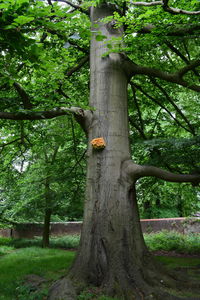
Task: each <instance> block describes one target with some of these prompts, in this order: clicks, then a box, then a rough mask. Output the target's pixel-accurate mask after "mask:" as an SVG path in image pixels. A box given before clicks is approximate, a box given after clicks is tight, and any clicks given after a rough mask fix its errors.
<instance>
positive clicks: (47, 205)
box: [42, 177, 52, 248]
mask: <svg viewBox="0 0 200 300" xmlns="http://www.w3.org/2000/svg"><path fill="white" fill-rule="evenodd" d="M48 179H49V178H48V177H47V178H46V181H45V213H44V227H43V233H42V247H43V248H47V247H49V235H50V223H51V214H52V209H51V195H50V186H49V180H48Z"/></svg>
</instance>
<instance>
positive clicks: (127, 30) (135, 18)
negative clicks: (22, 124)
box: [0, 0, 200, 300]
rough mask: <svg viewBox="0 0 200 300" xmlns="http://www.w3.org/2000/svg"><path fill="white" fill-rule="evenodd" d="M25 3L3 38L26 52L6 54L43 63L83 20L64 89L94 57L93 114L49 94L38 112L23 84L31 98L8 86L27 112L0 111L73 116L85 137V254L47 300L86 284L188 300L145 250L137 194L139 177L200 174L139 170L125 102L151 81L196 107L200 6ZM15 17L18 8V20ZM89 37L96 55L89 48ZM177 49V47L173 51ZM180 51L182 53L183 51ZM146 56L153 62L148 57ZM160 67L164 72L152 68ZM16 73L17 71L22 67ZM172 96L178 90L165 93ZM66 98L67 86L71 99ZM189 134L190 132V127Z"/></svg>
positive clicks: (25, 116)
mask: <svg viewBox="0 0 200 300" xmlns="http://www.w3.org/2000/svg"><path fill="white" fill-rule="evenodd" d="M19 2H20V3H22V2H23V3H25V4H26V5H24V7H25V8H23V9H22V12H23V14H24V15H20V16H18V17H16V15H14V16H13V18H15V19H14V20H13V18H11V16H10V19H9V18H8V17H7V15H6V14H5V17H4V19H3V22H4V23H5V24H3V25H4V31H3V33H4V35H5V36H7V37H9V39H10V35H11V34H12V32H13V31H14V32H15V33H16V34H17V35H18V38H20V39H21V41H22V47H21V48H20V47H18V48H16V47H15V45H14V43H13V42H12V41H13V40H12V41H11V42H10V43H7V44H6V42H5V44H6V45H4V51H8V50H10V51H12V52H13V53H18V55H19V56H21V57H24V63H25V65H27V60H28V58H27V55H29V56H30V57H31V59H32V62H31V63H32V64H33V63H35V64H37V63H36V62H34V60H35V57H36V56H37V55H38V52H41V50H43V49H42V47H44V46H43V45H45V41H46V42H47V45H49V44H50V42H51V43H57V39H58V38H59V37H60V36H61V37H62V38H63V36H64V32H63V29H62V26H66V28H67V30H69V27H70V24H73V22H74V21H75V20H76V21H77V16H78V17H79V18H80V20H81V22H80V21H77V22H78V25H77V27H72V31H71V32H70V33H68V34H69V35H68V38H65V45H64V46H65V48H68V47H74V48H73V49H76V51H78V53H79V51H81V53H84V55H82V56H81V57H80V60H79V63H77V64H76V65H75V66H73V67H72V68H71V69H69V70H68V71H67V72H66V71H65V76H61V73H59V74H58V77H59V76H61V77H60V78H61V81H62V80H67V78H69V77H70V76H71V75H72V74H74V73H75V72H78V74H79V75H80V69H81V68H82V67H83V66H84V67H85V64H87V62H88V55H89V56H90V98H89V107H84V106H83V107H78V106H71V107H70V105H68V106H67V107H66V105H65V106H64V107H63V105H62V106H61V105H59V106H57V105H56V107H55V108H53V104H55V103H59V104H60V103H61V102H63V98H62V101H60V102H59V101H57V102H56V101H53V100H52V93H51V95H44V96H45V98H46V99H45V101H44V100H43V101H44V102H45V105H44V106H43V107H45V109H43V110H42V111H40V110H39V108H40V107H42V103H41V102H42V101H40V102H39V101H38V98H37V95H35V99H31V98H33V97H30V96H29V95H28V92H27V90H28V89H30V85H28V83H27V90H25V89H24V88H23V87H22V86H21V85H20V84H19V83H18V82H16V81H15V80H13V79H12V82H11V84H10V85H12V88H13V89H15V92H17V93H18V96H20V97H21V100H20V102H21V103H22V104H23V109H21V111H17V110H16V107H15V108H14V109H12V111H11V110H9V109H8V107H6V108H5V111H2V112H0V118H1V119H10V120H43V119H51V118H55V117H59V116H61V115H69V114H73V115H74V117H75V119H76V120H77V122H78V123H79V124H80V125H81V127H82V129H83V130H84V132H85V134H86V136H87V140H88V148H87V157H88V161H87V179H86V193H85V199H86V200H85V209H84V222H83V228H82V234H81V243H80V248H79V251H78V254H77V257H76V259H75V261H74V263H73V266H72V268H71V269H70V271H69V274H68V277H67V279H66V278H63V279H61V280H59V281H58V282H56V283H55V284H54V285H53V286H52V288H51V290H50V293H49V299H68V300H69V299H75V298H76V295H75V289H76V290H77V293H78V292H80V290H81V289H83V288H84V287H86V286H90V285H93V286H96V287H99V288H101V290H103V291H104V292H105V293H106V294H108V295H112V296H116V297H118V298H120V299H128V300H129V299H145V300H147V299H157V300H160V299H168V300H169V299H184V297H183V295H182V296H175V294H174V293H173V289H175V288H179V289H180V288H181V289H182V285H181V279H182V280H183V281H184V286H185V287H186V288H188V287H190V286H191V283H190V282H187V280H186V279H185V278H183V277H184V276H182V275H180V274H179V278H178V279H177V278H175V275H173V274H168V273H166V271H165V270H163V268H162V267H161V266H160V265H158V264H157V263H155V261H154V260H153V257H152V256H151V254H150V253H149V251H148V249H147V247H146V245H145V243H144V240H143V236H142V232H141V227H140V221H139V214H138V207H137V199H136V188H135V186H136V183H137V181H138V180H139V179H140V178H143V177H148V176H153V177H156V178H159V179H162V180H165V181H170V182H180V183H181V182H191V183H193V184H194V185H196V184H198V183H199V182H200V175H199V174H188V175H187V174H177V173H173V172H170V171H167V170H164V169H160V168H157V167H154V166H149V165H140V164H137V163H136V162H134V161H133V160H132V157H131V152H130V142H129V116H128V102H127V100H128V85H129V84H130V85H131V86H132V88H133V89H137V90H142V86H140V84H139V83H141V82H142V79H141V77H142V78H143V77H144V76H146V77H145V78H147V81H148V80H150V81H151V82H153V84H154V87H155V88H156V86H157V87H158V85H159V86H160V87H161V89H162V92H163V93H165V96H166V97H168V96H169V95H168V93H170V95H173V93H178V91H181V90H182V88H183V89H188V93H189V91H192V92H191V93H192V94H191V95H193V97H194V98H195V99H197V96H196V95H197V92H199V91H200V86H199V85H198V72H199V66H200V60H199V59H198V55H197V52H196V51H195V50H194V48H196V45H197V40H198V32H199V28H200V27H199V23H198V22H197V17H198V15H199V14H200V11H199V10H198V8H199V2H198V1H189V2H188V1H183V0H182V1H176V2H175V1H170V3H169V1H165V0H163V1H153V2H147V1H145V2H135V1H88V2H85V3H82V2H81V1H71V2H70V1H66V0H58V1H56V2H60V3H63V4H64V6H63V7H64V8H63V7H62V6H61V7H60V6H59V5H57V4H55V2H53V1H51V0H48V5H47V4H44V3H43V4H42V3H38V2H34V1H29V2H30V4H31V5H30V6H28V2H27V1H19ZM171 2H172V3H171ZM177 3H178V4H177ZM34 5H35V6H34ZM175 5H178V7H176V6H175ZM20 7H21V6H20ZM34 7H36V8H35V10H34ZM19 11H20V9H19V8H18V14H19ZM36 12H37V13H38V18H37V17H36V15H37V14H36ZM74 12H75V14H74ZM15 13H16V9H15ZM47 13H48V15H46V14H47ZM65 13H66V14H67V16H68V17H69V18H70V17H71V19H70V20H69V19H67V17H66V19H65ZM70 14H71V15H70ZM63 19H64V20H65V21H63ZM41 20H42V21H41ZM89 21H90V23H91V30H90V33H88V31H87V30H85V31H84V30H82V31H81V30H80V28H86V27H85V26H88V25H89V24H90V23H89ZM9 22H10V23H9ZM40 22H42V23H40ZM70 22H71V23H70ZM8 23H9V24H10V25H9V24H8ZM41 24H42V28H41ZM50 24H51V25H50ZM78 26H79V27H80V28H78ZM31 31H32V32H35V31H36V32H38V36H39V42H38V44H37V43H35V40H36V39H37V37H36V38H35V39H33V37H32V35H31ZM73 31H75V32H73ZM28 33H29V39H28V37H27V36H28ZM78 33H79V34H78ZM48 34H50V35H48ZM53 36H54V38H53ZM55 36H56V38H55ZM88 36H90V52H88V49H87V39H86V38H88ZM149 36H150V37H151V38H149ZM12 39H14V37H13V36H12ZM82 39H83V40H82ZM10 40H11V39H10ZM33 40H34V41H33ZM177 40H179V41H180V44H181V46H180V45H176V41H177ZM190 40H191V43H190ZM41 44H42V45H41ZM27 45H28V46H27ZM163 45H164V46H163ZM166 47H167V50H166ZM182 47H184V54H183V53H182V52H181V49H182ZM5 49H7V50H5ZM134 49H135V50H137V54H135V53H134V51H135V50H134ZM139 49H140V50H139ZM28 51H29V52H28ZM33 51H34V57H33ZM49 51H51V49H49ZM60 51H63V50H60ZM149 51H150V52H151V55H152V56H148V52H149ZM169 51H170V53H169ZM27 53H28V54H27ZM55 53H56V52H55ZM88 53H89V54H88ZM138 53H139V54H138ZM4 55H5V52H4ZM175 55H176V56H177V57H178V61H177V59H176V58H175V57H176V56H175ZM148 57H149V58H150V57H151V61H146V62H145V60H146V59H147V58H148ZM46 58H47V54H46ZM40 59H42V54H40ZM63 59H64V58H63ZM157 59H158V60H159V64H157V65H156V63H155V61H156V60H157ZM179 59H180V60H179ZM29 61H30V59H29ZM61 61H62V59H61V60H60V68H61V69H62V68H63V65H62V64H61ZM64 61H65V60H64ZM52 63H53V60H52ZM18 64H19V65H21V64H20V59H18ZM58 64H59V63H58ZM155 65H156V66H155ZM21 67H23V66H21ZM49 68H50V67H49ZM56 70H58V68H57V69H56ZM36 72H37V71H35V74H36ZM58 72H59V71H58ZM55 76H56V75H55ZM32 77H33V78H34V74H32ZM58 77H57V78H56V80H58ZM41 78H42V77H41ZM25 79H26V78H25ZM25 79H24V81H26V80H25ZM42 80H44V79H42ZM80 80H81V79H80ZM22 82H23V81H22ZM58 82H59V84H58V85H57V86H54V91H56V92H57V94H60V97H61V96H62V97H64V99H65V101H66V103H67V102H68V103H69V102H70V101H68V100H69V99H70V97H69V96H68V95H66V94H65V89H67V88H66V86H65V89H64V90H63V83H62V82H61V83H60V81H58ZM138 82H139V83H138ZM165 82H167V83H169V84H168V86H167V87H168V92H166V91H165ZM42 83H43V81H42ZM6 84H7V83H5V85H6ZM176 85H177V86H178V88H176ZM36 88H38V93H42V84H41V90H40V89H39V83H37V82H36ZM51 88H52V86H51ZM71 88H74V86H73V87H71ZM171 89H174V90H173V91H171V92H169V91H170V90H171ZM32 90H33V87H32ZM69 90H70V89H69V87H68V92H69V94H70V91H69ZM76 96H78V95H76ZM48 97H49V98H48ZM80 97H81V95H80ZM170 99H171V98H170ZM78 100H79V99H77V102H79V101H78ZM48 101H49V103H50V104H49V105H48ZM173 103H174V102H173ZM46 107H50V109H49V110H47V109H46ZM138 113H139V110H138ZM133 121H134V120H133ZM187 125H188V126H189V125H190V124H187ZM141 128H142V127H140V128H139V129H140V130H141ZM190 129H191V130H192V131H194V128H193V127H191V128H190ZM195 134H197V132H196V133H195ZM179 281H180V282H179ZM178 282H179V283H178ZM197 286H198V283H195V282H194V283H193V288H195V287H197ZM179 295H180V293H179ZM192 299H199V296H196V297H195V298H194V297H193V298H192Z"/></svg>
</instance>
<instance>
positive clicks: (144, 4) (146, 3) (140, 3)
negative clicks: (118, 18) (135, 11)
mask: <svg viewBox="0 0 200 300" xmlns="http://www.w3.org/2000/svg"><path fill="white" fill-rule="evenodd" d="M131 4H133V5H136V6H155V5H163V2H162V1H154V2H142V1H139V2H132V3H131Z"/></svg>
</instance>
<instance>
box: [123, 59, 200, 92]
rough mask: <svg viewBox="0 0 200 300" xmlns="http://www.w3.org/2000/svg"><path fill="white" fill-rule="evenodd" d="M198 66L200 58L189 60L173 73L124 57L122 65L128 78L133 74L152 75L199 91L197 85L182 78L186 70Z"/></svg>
mask: <svg viewBox="0 0 200 300" xmlns="http://www.w3.org/2000/svg"><path fill="white" fill-rule="evenodd" d="M198 66H200V60H196V61H193V62H191V64H189V65H187V66H186V67H184V68H182V69H180V70H179V71H177V72H175V73H168V72H165V71H161V70H158V69H155V68H151V67H144V66H141V65H138V64H136V63H134V62H133V61H131V60H130V59H128V58H126V59H125V63H124V67H125V70H126V71H127V75H128V76H129V78H131V77H132V76H134V75H147V76H153V77H156V78H160V79H162V80H165V81H168V82H172V83H176V84H179V85H181V86H183V87H186V88H188V89H190V90H193V91H196V92H200V86H199V85H195V84H191V83H189V82H187V81H185V80H184V79H183V78H182V77H183V76H184V75H185V74H186V73H187V72H189V71H192V70H194V69H195V68H196V67H198Z"/></svg>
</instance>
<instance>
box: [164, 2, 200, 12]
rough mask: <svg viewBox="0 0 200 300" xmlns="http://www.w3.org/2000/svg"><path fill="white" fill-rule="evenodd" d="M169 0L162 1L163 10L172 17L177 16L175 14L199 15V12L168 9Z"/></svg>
mask: <svg viewBox="0 0 200 300" xmlns="http://www.w3.org/2000/svg"><path fill="white" fill-rule="evenodd" d="M168 2H169V0H163V4H162V7H163V10H164V11H166V12H168V13H170V14H173V15H177V14H183V15H200V11H189V10H184V9H179V8H174V7H170V6H169V5H168Z"/></svg>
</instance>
